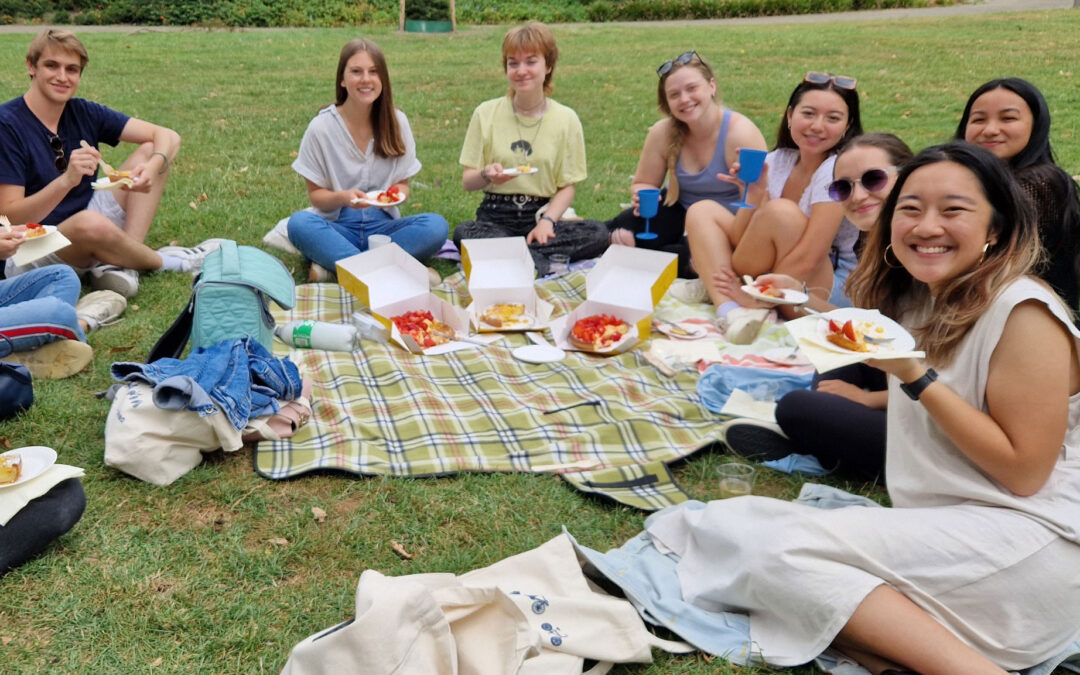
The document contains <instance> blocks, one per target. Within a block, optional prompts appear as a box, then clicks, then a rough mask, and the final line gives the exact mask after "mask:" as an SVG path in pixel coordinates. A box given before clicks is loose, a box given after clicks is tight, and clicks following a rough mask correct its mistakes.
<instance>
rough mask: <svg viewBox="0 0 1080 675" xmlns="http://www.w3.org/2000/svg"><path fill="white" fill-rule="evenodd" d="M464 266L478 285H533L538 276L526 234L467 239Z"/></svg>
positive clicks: (471, 281)
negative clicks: (523, 235)
mask: <svg viewBox="0 0 1080 675" xmlns="http://www.w3.org/2000/svg"><path fill="white" fill-rule="evenodd" d="M461 266H462V268H464V270H465V278H466V279H468V282H469V291H470V294H471V293H472V291H473V289H474V288H516V287H521V286H527V287H529V288H532V284H533V280H534V279H535V278H536V265H535V264H534V263H533V259H532V255H531V254H530V253H529V246H528V244H526V243H525V237H496V238H493V239H464V240H462V242H461Z"/></svg>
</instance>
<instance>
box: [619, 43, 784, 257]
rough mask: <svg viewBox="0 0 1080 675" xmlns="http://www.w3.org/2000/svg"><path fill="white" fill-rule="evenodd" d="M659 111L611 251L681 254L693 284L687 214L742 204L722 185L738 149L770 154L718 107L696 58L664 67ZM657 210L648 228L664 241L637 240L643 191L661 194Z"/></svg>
mask: <svg viewBox="0 0 1080 675" xmlns="http://www.w3.org/2000/svg"><path fill="white" fill-rule="evenodd" d="M656 72H657V73H658V74H659V75H660V81H659V83H658V85H657V88H656V89H657V91H656V99H657V106H658V107H659V109H660V111H661V112H662V113H664V115H665V117H664V118H663V119H662V120H660V121H659V122H657V123H656V124H654V125H652V127H651V128H650V129H649V133H648V135H647V136H646V137H645V147H644V148H642V150H641V157H640V159H639V160H638V165H637V171H635V172H634V182H633V184H632V185H631V188H630V191H631V193H632V196H631V201H632V206H631V207H630V208H629V209H627V210H625V211H623V212H622V213H620V214H619V215H618V216H616V217H615V218H614V219H612V220H611V221H609V222H608V229H609V230H611V243H613V244H622V245H624V246H635V245H637V246H641V247H643V248H645V247H647V248H652V249H661V250H666V251H670V252H673V253H678V254H679V273H680V276H696V275H695V274H694V273H693V272H692V271H690V268H689V254H690V249H689V246H687V244H686V238H685V237H684V236H683V221H684V219H685V217H686V210H687V209H688V208H690V206H691V205H693V204H695V203H696V202H698V201H701V200H711V201H714V202H716V203H717V204H718V205H720V207H721V208H725V209H729V210H730V211H731V212H732V213H734V211H735V209H734V208H733V207H730V206H729V205H730V204H731V203H732V202H736V201H738V200H739V196H740V195H739V191H738V188H736V187H735V186H734V185H732V184H730V183H725V182H722V181H720V180H717V178H716V176H717V174H727V173H728V166H729V165H730V164H731V163H732V162H734V161H735V159H736V158H737V156H738V154H737V149H738V148H741V147H742V148H757V149H761V150H764V149H765V137H764V136H763V135H762V134H761V131H759V130H758V128H757V126H755V125H754V123H753V122H751V121H750V120H749V119H748V118H747V117H745V116H743V115H740V114H739V113H737V112H734V111H733V110H729V109H727V108H725V107H723V106H722V105H721V104H720V102H719V101H718V96H717V87H716V78H715V77H714V76H713V71H712V68H710V67H709V64H708V63H706V62H705V60H704V59H702V58H701V56H699V55H698V54H697V52H693V51H690V52H686V53H684V54H682V55H680V56H678V57H677V58H674V59H672V60H671V61H667V62H665V63H664V64H663V65H661V66H660V67H659V68H658V69H657V71H656ZM665 178H667V183H668V184H667V189H666V190H665V191H664V194H663V195H662V196H661V204H660V209H659V212H658V213H657V215H656V216H655V217H654V218H652V219H651V220H650V222H649V230H650V231H652V232H655V233H657V234H658V235H659V236H658V237H657V238H656V239H652V240H635V238H634V234H635V233H637V232H642V231H644V229H645V221H644V220H643V219H642V218H641V217H640V215H638V191H639V190H644V189H647V188H659V187H661V186H663V184H664V180H665Z"/></svg>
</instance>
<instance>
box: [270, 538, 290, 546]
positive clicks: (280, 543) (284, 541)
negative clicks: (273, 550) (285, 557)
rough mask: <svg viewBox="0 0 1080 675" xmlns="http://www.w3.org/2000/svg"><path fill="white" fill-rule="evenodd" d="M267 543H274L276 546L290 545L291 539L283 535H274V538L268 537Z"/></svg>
mask: <svg viewBox="0 0 1080 675" xmlns="http://www.w3.org/2000/svg"><path fill="white" fill-rule="evenodd" d="M266 543H267V544H274V545H275V546H288V545H289V540H288V539H284V538H282V537H274V538H273V539H267V540H266Z"/></svg>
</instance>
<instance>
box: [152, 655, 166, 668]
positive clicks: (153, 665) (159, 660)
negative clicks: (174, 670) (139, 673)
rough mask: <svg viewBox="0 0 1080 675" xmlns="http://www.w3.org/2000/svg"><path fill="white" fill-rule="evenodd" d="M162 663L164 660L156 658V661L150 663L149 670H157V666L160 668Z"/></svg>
mask: <svg viewBox="0 0 1080 675" xmlns="http://www.w3.org/2000/svg"><path fill="white" fill-rule="evenodd" d="M164 662H165V659H164V658H162V657H160V656H159V657H157V658H156V659H154V660H153V661H151V662H150V667H151V668H157V667H158V666H160V665H161V664H162V663H164Z"/></svg>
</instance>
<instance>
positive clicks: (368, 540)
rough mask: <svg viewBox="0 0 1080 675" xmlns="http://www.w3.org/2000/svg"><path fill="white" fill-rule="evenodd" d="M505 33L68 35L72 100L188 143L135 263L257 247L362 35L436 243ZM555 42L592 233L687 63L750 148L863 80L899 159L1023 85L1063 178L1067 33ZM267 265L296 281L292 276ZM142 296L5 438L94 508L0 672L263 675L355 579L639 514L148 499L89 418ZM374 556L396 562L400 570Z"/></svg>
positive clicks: (1041, 21)
mask: <svg viewBox="0 0 1080 675" xmlns="http://www.w3.org/2000/svg"><path fill="white" fill-rule="evenodd" d="M503 32H504V29H503V28H498V27H484V28H465V29H463V30H462V31H460V32H459V33H457V34H455V35H450V36H430V35H404V34H398V33H396V32H391V31H390V30H388V29H383V28H380V29H375V30H372V31H362V30H281V31H258V32H206V31H202V30H192V31H188V32H168V33H158V32H154V31H152V30H133V31H131V32H129V33H87V34H85V35H83V39H84V41H85V43H86V45H87V47H88V49H89V51H90V56H91V62H90V66H89V68H88V70H87V71H86V74H85V76H84V78H83V83H82V88H81V91H80V94H81V95H82V96H84V97H86V98H89V99H93V100H97V101H100V102H102V103H105V104H107V105H109V106H111V107H114V108H116V109H119V110H121V111H124V112H126V113H129V114H132V115H135V116H137V117H141V118H144V119H148V120H151V121H154V122H158V123H161V124H164V125H167V126H170V127H172V128H174V129H176V130H178V131H179V132H180V134H181V135H182V136H183V138H184V146H183V150H182V151H181V155H180V157H178V158H177V160H176V162H175V164H174V168H173V171H172V173H171V176H172V177H171V181H170V184H169V186H168V189H167V191H166V197H165V201H164V203H163V205H162V208H161V211H160V214H159V218H158V221H157V223H156V226H155V227H154V229H153V230H152V231H151V233H150V237H149V241H148V243H149V244H151V245H152V246H155V247H156V246H161V245H165V244H168V243H169V242H170V241H173V240H176V241H179V242H182V243H185V244H192V243H195V242H198V241H201V240H202V239H205V238H207V237H231V238H235V239H236V240H238V241H239V242H240V243H244V244H258V243H259V242H260V239H261V237H262V235H263V234H264V232H265V231H266V230H267V229H268V228H269V227H270V226H271V225H272V224H273V223H274V222H276V221H277V220H278V219H279V218H281V217H283V216H285V215H287V214H288V213H290V212H292V211H294V210H296V209H298V208H301V207H303V206H305V205H306V198H305V194H304V190H303V187H302V184H301V181H300V179H299V178H298V177H297V176H296V175H295V174H294V173H293V171H292V170H291V169H290V168H289V164H290V163H291V161H292V159H293V157H294V156H295V153H296V150H297V147H298V144H299V142H300V137H301V135H302V134H303V131H304V129H305V127H306V125H307V123H308V121H309V119H310V118H311V117H312V116H313V115H314V114H315V112H316V110H317V108H318V107H319V106H320V105H321V104H323V103H327V102H329V101H330V100H331V98H332V96H333V84H334V82H333V71H334V66H335V64H336V59H337V53H338V50H339V49H340V47H341V45H342V44H343V43H344V42H345V41H346V40H347V39H349V38H351V37H354V36H356V35H358V34H365V35H367V36H370V37H373V38H374V39H375V40H376V41H378V42H379V43H380V44H381V46H382V47H383V49H384V50H385V52H386V53H387V56H388V59H389V62H390V70H391V74H392V77H393V84H394V93H395V96H396V102H397V104H398V105H399V106H400V107H401V108H402V109H403V110H405V112H406V113H407V114H408V115H409V119H410V121H411V123H412V127H413V131H414V133H415V136H416V139H417V144H418V153H419V156H420V159H421V161H422V162H423V163H424V169H423V171H422V172H421V174H420V175H419V176H418V177H417V178H416V180H415V182H414V192H413V196H412V199H411V201H410V202H409V204H408V207H409V209H414V210H419V209H423V210H433V211H439V212H441V213H443V214H445V215H446V217H447V219H448V220H449V221H450V222H451V223H455V222H460V221H462V220H465V219H467V218H469V217H470V216H471V215H472V213H473V211H474V209H475V208H476V205H477V203H478V196H477V195H476V194H466V193H465V192H463V191H462V189H461V186H460V175H461V174H460V167H459V166H458V165H457V157H458V152H459V151H460V145H461V141H462V139H463V137H464V133H465V128H466V125H467V124H468V121H469V116H470V114H471V111H472V109H473V107H474V106H475V105H476V104H477V103H479V102H480V101H482V100H485V99H488V98H492V97H495V96H498V95H500V94H502V93H504V91H505V87H506V83H505V80H504V78H503V77H502V75H501V73H500V67H499V64H500V51H499V50H500V44H501V38H502V34H503ZM555 33H556V36H557V38H558V40H559V46H560V49H561V52H562V57H561V59H560V62H559V64H558V66H557V69H556V75H555V97H556V98H557V99H558V100H559V101H561V102H563V103H566V104H568V105H570V106H571V107H573V108H574V109H576V110H577V112H578V114H579V115H580V117H581V120H582V123H583V125H584V127H585V134H586V142H587V146H588V155H589V178H588V180H587V181H585V182H584V183H582V184H581V185H579V186H578V195H577V199H576V201H575V204H574V206H575V208H576V209H577V211H578V212H579V213H581V214H582V215H584V216H586V217H594V218H605V219H606V218H609V217H611V216H613V215H614V214H615V213H616V212H617V210H618V204H619V202H621V201H627V199H628V194H627V188H628V185H629V176H630V174H631V173H632V172H633V170H634V167H635V165H636V161H637V154H638V151H639V149H640V145H641V142H642V141H643V139H644V136H645V130H646V128H647V127H648V126H649V124H651V123H652V122H653V121H654V120H655V119H656V112H655V96H656V94H655V91H656V87H655V84H656V76H655V73H654V69H655V67H656V66H657V65H658V64H660V63H662V62H663V61H665V60H667V59H669V58H672V57H673V56H675V55H676V54H679V53H682V52H684V51H686V50H688V49H696V50H697V51H698V52H699V53H701V54H702V55H704V56H705V58H706V59H708V60H709V61H710V62H711V63H712V64H713V65H714V67H715V69H716V71H717V74H718V83H719V86H720V90H721V92H722V96H723V98H724V100H725V102H726V103H727V104H728V105H729V106H731V107H732V108H734V109H736V110H738V111H740V112H743V113H745V114H747V115H748V116H750V117H751V118H752V119H753V120H755V121H756V122H757V123H758V125H759V126H760V127H761V129H762V131H763V132H764V133H765V135H766V137H767V138H771V137H773V135H774V134H775V130H776V125H777V123H778V121H779V117H780V114H781V111H782V106H783V104H784V102H785V101H786V100H787V96H788V94H789V93H790V91H791V89H792V88H793V87H794V86H795V84H796V83H798V82H799V81H800V80H801V78H802V76H803V73H804V72H805V71H807V70H810V69H813V70H827V71H831V72H835V73H843V74H846V75H851V76H854V77H857V78H858V79H859V89H860V91H861V93H862V107H863V126H864V128H865V129H866V130H868V131H891V132H895V133H897V134H899V135H900V136H901V137H903V138H904V139H905V140H906V141H908V143H909V144H910V145H911V146H912V147H913V148H916V149H918V148H921V147H923V146H925V145H927V144H931V143H935V142H939V141H942V140H945V139H947V138H948V137H950V136H951V135H952V133H953V131H954V129H955V127H956V122H957V119H958V117H959V115H960V112H961V109H962V107H963V103H964V101H965V100H966V98H967V95H968V93H969V92H970V91H971V90H973V89H974V88H975V87H976V86H978V85H979V84H981V83H982V82H984V81H985V80H987V79H990V78H993V77H999V76H1006V75H1018V76H1022V77H1025V78H1027V79H1029V80H1031V81H1033V82H1034V83H1035V84H1037V85H1038V86H1039V87H1040V88H1041V89H1042V90H1043V92H1044V93H1045V94H1046V97H1047V99H1048V101H1049V103H1050V110H1051V113H1052V116H1053V120H1054V122H1053V131H1052V139H1053V143H1054V146H1055V149H1056V151H1057V153H1058V159H1059V162H1060V163H1061V164H1062V166H1064V167H1065V168H1066V169H1067V170H1068V171H1069V172H1070V173H1072V174H1076V173H1080V86H1078V79H1080V77H1078V76H1080V73H1074V72H1072V70H1071V69H1072V68H1075V67H1076V64H1077V63H1080V42H1078V41H1077V40H1075V39H1073V38H1068V36H1069V35H1073V36H1075V35H1077V34H1078V33H1080V12H1078V11H1073V12H1069V11H1056V12H1045V13H1026V14H1018V13H1011V14H1002V15H996V16H995V15H989V16H979V17H970V18H968V17H955V18H954V17H949V18H944V17H943V18H941V19H939V20H931V19H921V20H907V21H889V22H884V21H883V22H876V23H863V22H857V23H840V24H836V25H829V24H804V25H776V26H774V25H767V26H766V25H741V26H719V25H696V26H616V25H606V26H601V25H596V26H593V25H575V26H557V27H556V28H555ZM29 38H30V36H29V35H18V34H16V35H12V34H5V35H0V64H4V68H3V69H2V72H0V96H2V98H3V100H6V99H8V98H11V97H14V96H18V95H21V94H22V93H24V91H25V89H26V82H27V80H26V71H25V68H24V67H23V60H24V55H25V51H26V45H27V43H28V41H29ZM106 155H107V159H109V160H110V161H111V162H113V163H118V162H119V161H120V160H121V159H122V157H123V154H122V151H120V150H116V151H111V150H110V151H109V152H107V153H106ZM407 212H408V211H407ZM286 262H287V264H289V265H290V267H291V268H292V269H294V271H295V272H296V275H297V279H298V280H301V279H302V278H303V274H304V271H305V270H304V269H303V267H302V265H301V261H300V260H299V259H298V258H295V257H292V258H288V257H287V258H286ZM143 279H144V281H143V285H142V290H140V292H139V295H138V296H137V297H136V298H135V300H134V303H133V304H132V305H131V306H130V307H129V310H128V313H127V318H126V320H125V321H124V322H123V323H121V324H119V325H117V326H113V327H110V328H107V329H105V330H102V331H100V332H99V333H97V334H95V335H93V336H92V337H91V340H90V342H91V344H92V345H93V346H94V348H95V350H96V354H97V356H96V358H95V360H94V363H93V366H92V368H91V369H90V370H87V371H86V372H84V373H82V374H80V375H78V376H76V377H73V378H71V379H68V380H64V381H59V382H48V381H43V382H39V383H37V386H36V392H37V396H38V402H37V405H35V406H34V407H33V408H32V409H31V410H30V411H29V412H28V413H27V414H25V415H23V416H22V417H20V418H19V419H17V420H14V421H8V422H3V423H0V442H2V443H4V444H6V445H7V446H10V447H18V446H22V445H38V444H44V445H50V446H52V447H54V448H56V449H57V450H58V452H59V453H60V458H61V461H63V462H65V463H69V464H75V465H78V466H82V467H85V469H86V473H87V475H86V478H85V479H84V485H85V487H86V492H87V495H88V502H89V503H88V507H87V510H86V514H85V515H84V517H83V519H82V521H81V522H80V523H79V524H78V525H77V526H76V527H75V529H74V530H73V531H72V532H71V533H69V534H68V535H67V536H65V537H63V538H62V539H61V540H60V541H59V542H58V543H57V544H54V545H53V546H52V547H51V548H50V549H49V550H48V551H47V552H46V554H45V555H43V556H41V557H39V558H38V559H36V560H34V561H32V562H31V563H29V564H27V565H26V566H24V567H22V568H20V569H18V570H16V571H14V572H12V573H10V574H8V575H7V576H6V577H3V578H2V579H0V659H2V661H0V662H2V663H3V666H2V667H0V670H3V671H4V672H20V673H23V672H25V673H31V672H44V671H51V672H65V673H69V672H85V673H112V672H118V673H128V672H147V671H156V672H194V671H206V672H228V673H233V672H276V671H277V670H279V669H280V668H281V666H282V665H283V664H284V662H285V659H286V657H287V655H288V652H289V649H290V648H291V647H292V645H293V644H295V643H296V642H298V641H299V640H301V639H302V638H304V637H305V636H307V635H309V634H311V633H313V632H315V631H317V630H319V629H321V628H323V627H327V626H330V625H333V624H335V623H337V622H338V621H341V620H342V619H344V618H346V617H348V616H349V615H351V613H352V605H353V593H354V590H355V585H356V580H357V578H358V577H359V575H360V573H361V572H362V571H363V570H364V569H367V568H374V569H378V570H380V571H382V572H383V573H386V574H391V575H400V574H409V573H414V572H465V571H467V570H470V569H474V568H476V567H480V566H484V565H487V564H490V563H492V562H495V561H497V560H499V559H502V558H504V557H507V556H509V555H512V554H515V553H518V552H521V551H523V550H526V549H529V548H532V547H535V546H537V545H539V544H540V543H542V542H544V541H546V540H547V539H549V538H551V537H552V536H554V535H556V534H557V533H558V532H559V531H560V528H561V527H562V526H563V525H566V526H567V527H568V528H569V529H570V531H571V532H573V533H574V534H575V535H576V536H577V537H578V539H579V540H580V541H581V542H582V543H584V544H586V545H588V546H591V547H593V548H596V549H600V550H606V549H607V548H610V547H613V546H617V545H620V544H621V543H622V542H624V541H625V540H626V539H628V538H629V537H631V536H632V535H633V534H635V533H636V532H637V531H639V530H640V528H641V523H642V520H643V514H641V513H638V512H635V511H632V510H628V509H624V508H618V507H612V506H610V505H606V504H601V503H599V502H596V501H593V500H590V499H586V498H584V497H583V496H582V495H581V494H579V493H577V492H575V491H574V490H573V489H571V488H568V487H566V486H565V485H563V484H562V483H561V482H560V481H558V480H557V479H555V478H553V477H551V476H534V475H462V476H457V477H453V478H447V479H439V480H404V479H384V478H372V479H364V480H356V479H353V478H349V477H336V476H318V477H310V478H303V479H299V480H295V481H291V482H284V483H275V482H270V481H267V480H264V479H262V478H259V477H257V476H256V475H255V473H254V472H253V471H252V467H251V453H250V450H244V451H241V452H239V453H237V454H235V455H230V456H211V458H210V459H209V461H207V462H206V463H205V464H204V465H203V466H201V467H199V468H198V469H196V470H195V471H193V472H192V473H190V474H189V475H187V476H186V477H184V478H183V479H181V480H179V481H178V482H177V483H175V484H173V485H172V486H170V487H167V488H156V487H153V486H151V485H148V484H143V483H140V482H138V481H136V480H134V479H130V478H128V477H126V476H124V475H121V474H118V473H116V472H113V471H112V470H109V469H107V468H105V467H104V465H103V463H102V453H103V441H102V434H103V426H104V419H105V416H106V412H107V410H108V404H107V403H106V402H103V401H99V400H97V399H95V398H94V397H93V396H92V394H93V393H94V392H98V391H101V390H103V389H105V388H106V387H107V386H108V385H109V384H110V382H111V380H110V377H109V375H108V368H109V365H110V363H111V362H113V361H119V360H142V359H143V358H145V355H146V353H147V351H148V350H149V348H150V346H151V345H152V344H153V342H154V340H155V339H156V338H157V336H158V335H159V334H160V333H161V332H162V331H163V330H164V328H165V327H166V326H167V325H168V324H169V322H171V320H172V319H173V318H174V316H175V315H176V313H177V312H178V311H179V309H180V308H181V306H182V305H183V303H184V302H185V300H186V298H187V294H188V289H189V287H190V280H189V279H186V278H183V277H181V276H180V275H160V276H157V277H154V276H149V275H146V276H144V277H143ZM716 463H717V458H716V456H715V455H713V456H709V455H708V454H707V453H702V455H701V456H697V457H694V458H692V459H690V460H689V461H686V462H685V463H683V464H682V465H680V466H679V467H677V468H676V472H677V476H678V480H679V481H680V483H681V484H682V485H683V487H684V488H685V489H687V490H688V491H689V492H690V493H691V494H692V495H694V496H695V497H697V498H699V499H709V498H713V497H716V496H717V492H716V488H715V485H714V484H713V483H714V481H712V480H711V479H710V476H712V475H713V472H712V469H713V467H714V466H715V465H716ZM766 474H767V475H766V476H765V478H764V479H763V480H762V481H761V482H759V484H758V488H759V489H758V492H759V493H764V494H771V495H775V496H778V497H782V498H791V497H793V496H794V495H795V494H796V493H797V491H798V488H799V485H800V482H801V481H800V480H798V479H796V478H789V477H786V476H782V475H780V474H769V473H768V472H766ZM840 485H841V486H843V487H846V488H848V489H852V490H854V491H858V492H861V493H863V494H869V495H873V496H876V497H881V496H882V494H883V492H882V491H881V490H879V489H878V488H875V487H873V486H869V485H859V484H855V485H847V484H842V483H840ZM312 507H319V508H321V509H323V510H325V511H326V512H327V514H328V516H327V518H326V520H325V522H323V523H316V522H315V520H314V518H313V516H312V513H311V509H312ZM274 539H285V540H287V542H288V543H287V544H286V545H279V544H275V543H272V542H271V540H274ZM391 540H397V541H400V542H402V543H403V544H404V545H405V547H406V548H407V549H408V550H410V551H411V552H414V553H416V558H415V559H414V560H411V561H403V560H401V559H399V558H398V557H397V556H395V555H394V553H393V552H392V551H391V548H390V541H391ZM617 672H634V673H650V674H652V673H655V674H661V673H663V674H672V673H717V672H722V673H727V672H769V671H768V670H765V669H761V670H753V669H740V668H731V669H727V668H726V666H725V665H724V664H723V663H722V662H720V661H718V660H710V659H707V658H705V657H704V656H702V655H700V654H698V655H690V656H684V657H670V656H666V655H663V654H661V655H659V656H658V658H657V662H656V663H655V664H653V665H652V666H648V667H646V666H637V667H632V668H625V669H619V670H618V671H617ZM802 672H812V670H811V669H804V670H803V671H802Z"/></svg>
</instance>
